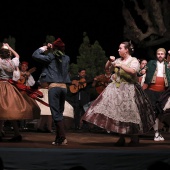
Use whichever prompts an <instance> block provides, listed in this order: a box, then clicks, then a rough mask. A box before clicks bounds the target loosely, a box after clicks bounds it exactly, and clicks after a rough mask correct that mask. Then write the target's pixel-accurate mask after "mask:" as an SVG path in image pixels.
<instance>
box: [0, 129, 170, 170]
mask: <svg viewBox="0 0 170 170" xmlns="http://www.w3.org/2000/svg"><path fill="white" fill-rule="evenodd" d="M21 134H22V137H23V141H22V142H19V143H9V142H8V141H7V140H8V138H11V137H12V135H13V134H12V132H7V133H6V135H5V137H4V141H3V142H1V143H0V156H1V158H2V159H3V161H4V166H5V169H16V170H25V169H30V170H34V169H35V170H69V168H71V167H73V166H78V165H80V166H83V167H85V168H86V169H87V170H95V169H96V170H115V169H116V170H146V168H147V166H148V165H149V164H151V163H152V162H154V161H157V160H161V161H165V162H168V163H170V134H169V133H168V132H164V133H162V135H163V136H164V138H165V141H163V142H154V141H153V134H154V133H153V132H152V131H151V132H150V133H148V134H146V135H143V136H140V145H139V146H138V147H128V146H125V147H115V146H114V143H115V142H116V141H117V139H118V135H117V134H114V133H107V132H105V131H91V132H89V131H86V132H81V131H78V132H76V131H73V130H67V139H68V145H66V146H54V145H52V144H51V142H52V141H53V140H54V138H55V133H37V132H36V131H23V132H21ZM129 140H130V139H129V137H128V136H127V137H126V141H127V142H129Z"/></svg>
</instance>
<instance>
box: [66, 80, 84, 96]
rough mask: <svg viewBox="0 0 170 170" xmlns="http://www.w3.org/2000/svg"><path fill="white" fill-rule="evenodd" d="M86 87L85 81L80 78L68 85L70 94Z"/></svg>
mask: <svg viewBox="0 0 170 170" xmlns="http://www.w3.org/2000/svg"><path fill="white" fill-rule="evenodd" d="M86 85H87V83H86V79H85V78H81V79H80V80H73V81H72V82H71V85H70V87H69V88H70V92H71V93H77V92H78V91H79V90H80V89H82V88H85V87H86Z"/></svg>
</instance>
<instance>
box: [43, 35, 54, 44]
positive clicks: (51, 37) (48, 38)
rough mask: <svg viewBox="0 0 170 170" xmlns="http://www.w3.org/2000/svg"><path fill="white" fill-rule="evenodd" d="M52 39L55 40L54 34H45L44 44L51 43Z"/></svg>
mask: <svg viewBox="0 0 170 170" xmlns="http://www.w3.org/2000/svg"><path fill="white" fill-rule="evenodd" d="M54 41H55V37H54V36H52V35H47V36H46V40H45V43H44V45H46V44H48V43H53V42H54Z"/></svg>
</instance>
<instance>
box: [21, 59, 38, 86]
mask: <svg viewBox="0 0 170 170" xmlns="http://www.w3.org/2000/svg"><path fill="white" fill-rule="evenodd" d="M35 70H36V68H35V67H33V68H31V69H30V70H28V62H26V61H23V62H22V63H21V66H20V79H19V80H18V83H22V84H25V85H26V86H33V85H34V84H35V80H34V78H33V76H32V75H31V73H33V72H34V71H35Z"/></svg>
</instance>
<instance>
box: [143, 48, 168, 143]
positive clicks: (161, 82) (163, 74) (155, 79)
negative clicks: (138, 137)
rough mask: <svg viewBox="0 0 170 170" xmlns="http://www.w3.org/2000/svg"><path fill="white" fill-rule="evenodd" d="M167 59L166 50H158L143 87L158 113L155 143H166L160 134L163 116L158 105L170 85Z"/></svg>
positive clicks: (150, 62) (149, 65)
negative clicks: (160, 119)
mask: <svg viewBox="0 0 170 170" xmlns="http://www.w3.org/2000/svg"><path fill="white" fill-rule="evenodd" d="M165 57H166V50H165V49H164V48H159V49H157V51H156V60H150V61H149V62H148V64H147V72H146V78H145V82H144V84H143V87H142V88H143V89H144V90H145V92H146V93H147V94H148V96H149V98H150V100H151V102H152V105H153V108H154V111H155V113H156V120H155V125H154V126H153V128H154V131H155V136H154V141H164V137H162V135H161V133H160V132H159V117H160V116H161V115H160V114H159V111H158V110H157V107H156V103H157V101H158V100H159V98H160V96H161V94H162V93H163V92H164V91H165V90H166V89H167V88H168V86H169V85H170V68H169V67H168V65H167V64H168V63H167V62H166V61H165Z"/></svg>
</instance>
